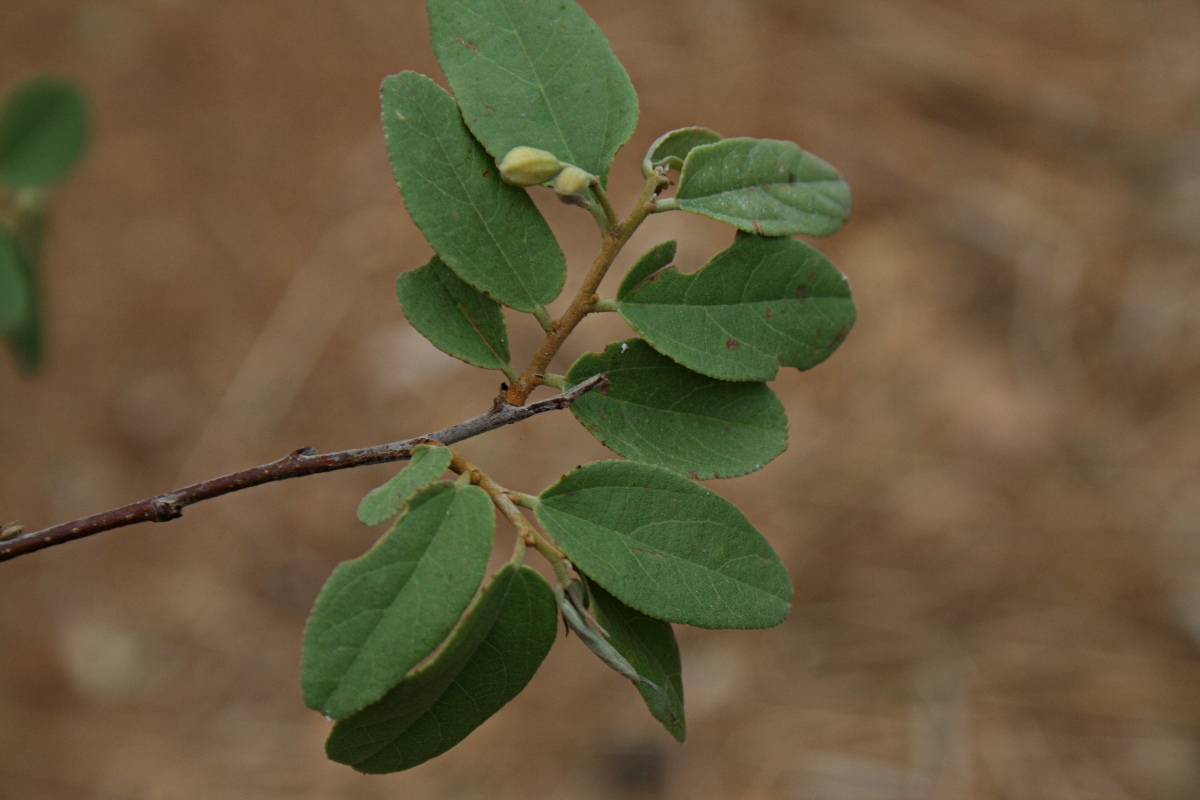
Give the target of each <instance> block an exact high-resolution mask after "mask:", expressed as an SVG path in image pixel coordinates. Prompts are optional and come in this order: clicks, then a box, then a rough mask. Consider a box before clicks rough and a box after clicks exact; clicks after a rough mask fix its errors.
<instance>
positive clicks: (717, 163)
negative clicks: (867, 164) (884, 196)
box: [675, 139, 850, 236]
mask: <svg viewBox="0 0 1200 800" xmlns="http://www.w3.org/2000/svg"><path fill="white" fill-rule="evenodd" d="M675 199H676V200H677V201H678V202H679V205H680V207H681V208H682V209H683V210H684V211H692V212H695V213H697V214H703V215H705V216H707V217H712V218H713V219H719V220H721V221H722V222H728V223H729V224H730V225H734V226H736V227H737V228H738V229H740V230H743V231H745V232H746V233H754V234H758V235H759V236H792V235H795V234H807V235H809V236H828V235H829V234H831V233H833V232H834V231H836V230H837V229H838V228H840V227H842V223H843V222H845V221H846V218H847V217H849V216H850V188H849V187H848V186H846V183H845V181H843V180H842V178H841V176H840V175H838V173H837V170H835V169H834V168H833V167H831V166H829V165H828V164H826V163H825V162H824V161H822V160H821V159H819V158H817V157H816V156H814V155H812V154H811V153H806V152H804V151H803V150H801V149H800V148H799V147H797V146H796V145H795V144H793V143H792V142H780V141H776V140H774V139H724V140H722V141H720V142H716V143H714V144H707V145H702V146H699V147H695V148H693V149H692V150H690V151H689V152H688V154H687V159H686V160H685V161H684V162H683V171H682V172H681V173H680V175H679V191H678V192H676V193H675Z"/></svg>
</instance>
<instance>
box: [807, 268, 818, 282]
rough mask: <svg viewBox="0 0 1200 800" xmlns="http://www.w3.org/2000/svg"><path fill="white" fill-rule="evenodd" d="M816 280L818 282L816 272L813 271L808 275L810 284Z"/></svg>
mask: <svg viewBox="0 0 1200 800" xmlns="http://www.w3.org/2000/svg"><path fill="white" fill-rule="evenodd" d="M816 280H817V273H816V270H813V271H812V272H810V273H808V282H809V283H814V282H815V281H816Z"/></svg>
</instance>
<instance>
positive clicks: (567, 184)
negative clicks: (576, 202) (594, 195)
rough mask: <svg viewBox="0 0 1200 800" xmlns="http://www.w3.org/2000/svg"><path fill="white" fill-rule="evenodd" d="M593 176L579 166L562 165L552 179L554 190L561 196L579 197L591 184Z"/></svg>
mask: <svg viewBox="0 0 1200 800" xmlns="http://www.w3.org/2000/svg"><path fill="white" fill-rule="evenodd" d="M592 178H593V176H592V175H591V174H590V173H588V172H586V171H585V170H582V169H580V168H579V167H564V168H563V171H562V172H560V173H558V177H557V178H555V179H554V191H555V193H556V194H557V195H558V196H559V197H562V198H570V197H581V196H582V195H583V193H584V192H586V191H587V188H588V187H589V186H591V185H592Z"/></svg>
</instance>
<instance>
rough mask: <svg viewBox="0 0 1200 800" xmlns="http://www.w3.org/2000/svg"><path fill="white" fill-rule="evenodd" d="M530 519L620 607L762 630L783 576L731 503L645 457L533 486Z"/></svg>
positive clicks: (783, 594) (781, 606)
mask: <svg viewBox="0 0 1200 800" xmlns="http://www.w3.org/2000/svg"><path fill="white" fill-rule="evenodd" d="M536 513H537V517H538V519H539V520H540V521H541V523H542V525H543V526H545V528H546V530H547V531H548V532H549V533H550V535H551V536H553V537H554V541H555V543H556V544H557V545H558V546H559V547H560V548H561V549H562V551H563V552H564V553H566V555H567V557H568V558H569V559H571V561H572V563H574V564H575V565H576V566H577V567H579V569H580V570H581V571H583V572H584V573H585V574H586V575H587V576H588V577H589V578H591V579H592V580H594V581H595V582H596V583H598V584H600V585H601V586H603V587H604V588H605V589H607V590H608V591H610V592H611V593H612V594H613V595H615V596H616V597H618V598H619V599H620V600H621V601H622V602H624V603H626V604H627V605H630V606H633V607H634V608H636V609H637V610H639V611H641V612H642V613H644V614H648V615H650V616H652V617H655V618H657V619H662V620H666V621H668V622H681V623H685V624H687V625H696V626H699V627H701V628H768V627H770V626H772V625H778V624H779V623H780V622H783V620H784V619H786V618H787V615H788V610H789V608H790V603H789V600H790V599H791V596H792V583H791V580H789V578H788V574H787V570H786V569H784V566H783V564H782V563H781V562H780V560H779V556H778V555H776V554H775V551H774V550H772V549H771V545H770V544H768V543H767V540H766V539H764V538H763V537H762V534H760V533H759V532H758V531H756V530H755V529H754V527H753V526H752V525H751V524H750V523H749V521H747V519H746V517H745V516H743V515H742V512H740V511H738V510H737V508H736V507H735V506H734V505H733V504H731V503H730V502H728V501H727V500H724V499H723V498H721V497H720V496H719V495H717V494H716V493H715V492H713V491H711V490H709V489H706V488H704V487H703V486H698V485H696V484H694V483H692V482H691V481H689V480H688V479H687V478H684V477H682V476H680V475H677V474H675V473H674V472H670V471H668V470H665V469H662V468H661V467H654V466H651V465H649V464H638V463H635V462H632V461H597V462H593V463H591V464H585V465H584V466H582V467H579V468H578V469H576V470H574V471H573V472H570V473H568V474H567V475H566V476H564V477H563V478H562V479H560V480H559V481H558V483H556V484H554V485H553V486H551V487H550V488H549V489H547V490H546V491H544V492H542V494H541V497H540V502H538V503H537V504H536Z"/></svg>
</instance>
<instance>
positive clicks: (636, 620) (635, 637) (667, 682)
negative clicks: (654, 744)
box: [588, 583, 687, 742]
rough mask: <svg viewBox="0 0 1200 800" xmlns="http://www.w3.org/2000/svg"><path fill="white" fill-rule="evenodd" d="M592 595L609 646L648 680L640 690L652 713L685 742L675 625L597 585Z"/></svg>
mask: <svg viewBox="0 0 1200 800" xmlns="http://www.w3.org/2000/svg"><path fill="white" fill-rule="evenodd" d="M588 593H589V594H590V596H591V600H592V606H591V612H592V615H593V616H594V617H595V618H596V622H598V623H600V627H602V628H604V630H605V631H606V632H607V633H608V641H609V643H610V644H612V646H613V647H615V648H616V649H617V652H619V653H620V654H621V655H623V656H625V658H626V659H627V660H628V661H629V663H630V664H632V665H633V668H634V669H636V670H637V671H638V674H639V675H641V676H642V677H643V678H645V679H646V680H644V681H642V682H641V683H639V684H638V686H637V690H638V692H639V693H640V694H641V695H642V699H643V700H645V701H646V707H647V708H648V709H650V714H651V715H653V717H654V718H655V719H656V720H658V721H659V722H661V723H662V724H663V727H664V728H666V729H667V731H668V732H669V733H670V734H671V735H672V736H674V737H675V738H676V739H678V740H679V741H681V742H682V741H683V740H684V739H686V738H687V721H686V720H685V719H684V716H683V667H682V666H681V664H680V661H679V644H678V643H677V642H676V641H675V631H674V630H672V628H671V623H669V622H663V621H662V620H661V619H655V618H654V617H648V616H646V615H645V614H643V613H642V612H640V611H638V610H637V609H633V608H630V607H629V606H627V605H625V604H624V603H622V602H621V601H620V600H618V599H617V598H615V597H613V596H612V595H611V594H609V593H608V592H606V591H605V590H604V587H602V586H600V585H599V584H597V583H589V584H588ZM646 681H650V683H647V682H646Z"/></svg>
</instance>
